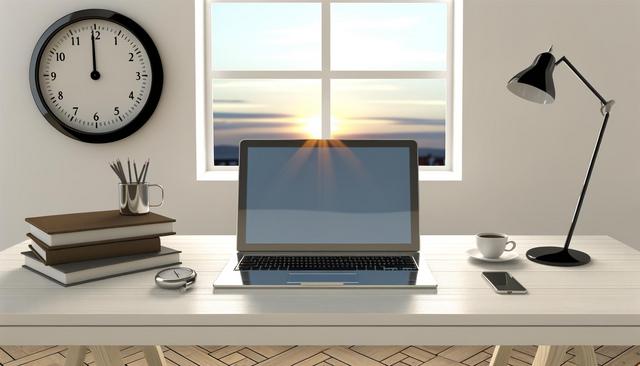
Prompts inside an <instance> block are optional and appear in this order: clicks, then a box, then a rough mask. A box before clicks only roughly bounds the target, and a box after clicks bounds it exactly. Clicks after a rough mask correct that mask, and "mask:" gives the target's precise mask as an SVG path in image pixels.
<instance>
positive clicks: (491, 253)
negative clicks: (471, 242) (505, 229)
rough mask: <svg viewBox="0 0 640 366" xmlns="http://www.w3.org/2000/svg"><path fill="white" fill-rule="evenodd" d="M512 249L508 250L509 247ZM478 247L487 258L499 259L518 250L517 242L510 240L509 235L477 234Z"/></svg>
mask: <svg viewBox="0 0 640 366" xmlns="http://www.w3.org/2000/svg"><path fill="white" fill-rule="evenodd" d="M509 244H511V247H510V248H508V249H507V246H509ZM476 246H477V247H478V250H479V251H480V253H482V255H483V256H484V257H485V258H491V259H495V258H499V257H500V256H501V255H502V253H504V252H510V251H512V250H514V249H516V242H515V241H513V240H509V236H508V235H507V234H502V233H479V234H476Z"/></svg>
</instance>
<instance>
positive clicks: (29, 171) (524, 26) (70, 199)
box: [0, 0, 640, 248]
mask: <svg viewBox="0 0 640 366" xmlns="http://www.w3.org/2000/svg"><path fill="white" fill-rule="evenodd" d="M0 6H1V8H0V9H1V11H0V44H1V45H3V47H4V51H3V55H2V57H0V75H2V78H1V79H0V162H1V165H0V166H1V167H2V170H1V173H0V248H4V247H7V246H9V245H11V244H13V243H15V242H17V241H18V240H21V239H22V238H23V236H24V233H25V231H26V225H25V224H24V222H23V219H24V217H26V216H32V215H42V214H50V213H57V212H67V211H78V210H98V209H108V208H114V207H115V205H116V194H115V193H116V187H115V185H116V179H115V177H114V176H113V173H112V172H111V171H110V170H109V168H108V167H107V161H109V160H111V159H113V158H115V157H121V158H126V157H127V156H131V157H137V158H138V159H140V160H142V159H143V158H146V157H150V158H151V159H152V162H153V164H152V169H151V173H150V178H151V180H152V181H154V182H157V183H160V184H163V185H164V186H165V188H166V191H167V204H166V206H165V207H163V208H162V209H161V210H160V212H161V213H165V214H168V215H171V216H174V217H176V218H177V220H178V224H177V226H176V227H177V230H178V232H179V233H182V234H187V233H194V234H204V233H233V232H234V231H235V214H236V210H235V206H236V199H237V193H236V188H237V185H236V184H235V183H227V182H225V183H222V182H221V183H218V182H197V181H196V180H195V175H196V174H195V142H194V141H195V123H194V118H195V112H194V103H195V94H194V76H193V75H194V44H193V43H194V42H193V28H194V26H193V25H194V19H193V10H194V9H193V4H192V2H191V1H188V0H136V1H130V0H64V1H63V0H50V1H41V0H2V2H1V3H0ZM89 7H105V8H110V9H113V10H116V11H120V12H122V13H124V14H126V15H128V16H130V17H131V18H133V19H135V20H136V21H138V22H139V23H140V24H141V25H142V26H143V27H144V28H145V29H146V30H147V31H148V32H149V34H150V35H151V36H152V37H153V38H154V40H155V42H156V44H157V46H158V49H159V51H160V54H161V56H162V59H163V64H164V68H165V85H164V92H163V95H162V100H161V102H160V105H159V107H158V109H157V110H156V112H155V114H154V116H153V117H152V119H151V120H150V121H149V122H148V123H147V124H146V125H145V127H143V128H142V129H141V130H140V131H139V132H137V133H136V134H134V135H132V136H131V137H129V138H127V139H125V140H123V141H119V142H115V143H111V144H107V145H88V144H84V143H80V142H76V141H74V140H71V139H69V138H67V137H65V136H63V135H61V134H60V133H58V132H56V131H55V130H54V129H53V128H52V127H50V126H49V125H48V123H47V122H45V120H44V119H43V118H42V117H41V116H40V115H39V113H38V111H37V109H36V107H35V104H34V103H33V100H32V97H31V93H30V91H29V85H28V64H29V58H30V56H31V52H32V50H33V45H34V44H35V42H36V40H37V39H38V37H39V35H40V34H41V32H42V31H43V30H44V29H45V28H46V27H47V26H48V25H49V24H51V23H52V22H53V21H54V20H56V19H57V18H59V17H60V16H62V15H64V14H65V13H67V12H71V11H74V10H78V9H81V8H89ZM33 9H38V11H32V10H33ZM464 19H465V24H464V28H465V35H464V55H465V60H464V77H465V78H464V122H463V123H464V151H463V153H464V155H463V180H462V182H425V183H421V191H420V193H421V199H420V206H421V230H422V232H423V233H473V232H477V231H484V230H497V231H505V232H510V233H520V234H534V233H545V234H564V233H565V231H566V229H567V227H568V225H569V221H570V218H571V214H572V212H573V208H574V205H575V201H576V199H577V196H578V193H579V188H580V185H581V181H582V179H583V176H584V171H585V169H586V165H587V163H588V159H589V156H590V153H591V148H592V145H593V143H594V141H595V138H596V135H597V132H598V128H599V126H600V122H601V120H600V116H599V113H598V104H597V101H596V100H595V99H594V98H593V97H592V96H591V95H590V94H589V93H588V91H587V90H586V89H584V88H583V87H582V85H580V84H579V82H578V81H577V80H576V79H575V78H574V77H573V76H572V75H571V74H570V73H569V72H568V70H567V69H566V68H565V67H564V66H561V67H560V68H559V69H558V70H557V72H556V88H557V102H556V104H553V105H550V106H540V105H535V104H531V103H526V102H524V101H521V100H519V99H517V98H516V97H514V96H512V95H510V94H508V92H507V91H506V89H505V87H504V85H505V82H506V81H507V80H508V79H509V78H510V77H511V76H512V75H513V74H514V73H515V72H517V71H519V70H520V69H521V68H523V67H524V66H526V65H528V64H529V63H530V62H531V60H532V58H533V57H534V56H535V54H536V53H537V52H539V51H542V50H544V49H546V48H548V46H549V45H550V44H554V45H555V48H554V49H555V50H556V52H557V54H559V55H560V54H566V55H567V56H568V57H570V58H571V59H572V60H573V61H574V63H575V64H576V65H577V66H578V67H579V68H580V69H581V70H582V71H584V73H585V74H586V75H587V77H588V78H589V79H591V80H592V81H593V83H594V85H595V86H596V87H597V88H598V89H599V90H601V92H602V93H603V94H604V96H605V97H607V98H614V99H616V101H617V104H616V107H615V109H614V110H613V113H612V116H611V121H610V127H609V129H608V131H607V135H606V138H605V141H604V143H603V146H602V150H601V155H600V159H599V161H598V166H597V169H596V171H595V174H594V176H593V179H592V185H591V188H590V190H589V195H588V198H587V201H586V202H585V205H584V207H583V215H582V217H581V221H580V225H579V226H578V229H577V233H579V234H608V235H612V236H614V237H616V238H618V239H620V240H623V241H625V242H627V243H629V244H632V245H634V246H635V247H637V248H640V240H639V239H637V238H636V235H635V231H634V229H635V227H636V226H637V225H638V223H639V222H640V220H639V219H640V214H639V213H638V212H639V210H640V162H639V161H640V160H638V152H639V149H638V143H637V141H638V140H639V139H640V126H639V124H638V116H639V115H640V103H638V101H637V92H636V90H638V87H639V86H640V65H639V64H638V61H637V60H638V58H639V56H640V46H639V45H638V42H637V41H636V38H637V35H638V34H640V2H637V1H635V0H615V1H612V0H599V1H596V0H565V1H562V2H560V1H557V0H535V1H533V0H530V1H525V0H520V1H514V0H482V1H479V0H467V1H466V3H465V16H464Z"/></svg>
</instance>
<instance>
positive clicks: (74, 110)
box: [73, 107, 78, 116]
mask: <svg viewBox="0 0 640 366" xmlns="http://www.w3.org/2000/svg"><path fill="white" fill-rule="evenodd" d="M73 115H74V116H77V115H78V107H73Z"/></svg>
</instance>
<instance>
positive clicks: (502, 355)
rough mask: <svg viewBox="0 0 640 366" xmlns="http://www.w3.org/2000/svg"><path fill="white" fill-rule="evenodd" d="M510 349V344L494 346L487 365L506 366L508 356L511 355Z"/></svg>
mask: <svg viewBox="0 0 640 366" xmlns="http://www.w3.org/2000/svg"><path fill="white" fill-rule="evenodd" d="M511 349H513V347H511V346H495V348H494V349H493V356H491V363H490V364H489V366H507V363H508V362H509V357H511Z"/></svg>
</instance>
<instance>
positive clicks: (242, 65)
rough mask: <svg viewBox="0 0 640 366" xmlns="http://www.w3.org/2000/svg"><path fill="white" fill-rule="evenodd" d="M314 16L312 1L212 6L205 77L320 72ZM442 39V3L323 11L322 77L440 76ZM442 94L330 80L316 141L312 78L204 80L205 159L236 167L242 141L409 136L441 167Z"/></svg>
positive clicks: (317, 108) (315, 82) (410, 85)
mask: <svg viewBox="0 0 640 366" xmlns="http://www.w3.org/2000/svg"><path fill="white" fill-rule="evenodd" d="M321 13H322V12H321V6H320V4H319V3H214V4H213V5H212V20H213V21H212V40H213V41H212V45H213V47H212V64H213V70H214V71H236V72H243V71H261V72H268V71H302V72H306V71H310V72H313V71H320V70H321V69H322V65H321V60H322V51H321V49H322V45H321V43H322V42H321V39H322V34H321V33H322V26H321V23H322V22H321ZM447 39H448V38H447V6H446V4H444V3H371V4H355V3H334V4H331V44H330V45H331V60H330V64H331V65H330V66H331V68H332V70H354V71H366V70H374V71H425V70H426V71H444V70H446V66H447V62H446V61H447V57H446V50H447ZM310 75H313V74H310ZM316 75H317V74H316ZM314 77H317V76H314ZM446 89H447V88H446V80H445V79H444V78H441V79H332V80H331V90H330V93H331V95H330V100H331V105H330V110H331V116H332V117H331V118H330V119H329V120H330V121H327V122H329V124H330V125H329V126H327V128H326V130H327V131H330V135H329V136H323V118H322V115H321V99H322V82H321V80H320V79H313V77H310V78H309V79H300V78H298V77H296V78H295V79H277V78H263V79H214V80H213V84H212V92H213V121H214V122H213V124H214V143H215V149H216V150H215V151H214V160H215V161H216V164H218V163H219V164H221V165H225V164H236V163H237V146H238V143H239V142H240V141H241V140H243V139H320V138H323V137H328V138H335V139H412V140H416V141H417V142H418V146H419V148H420V149H421V150H420V154H429V156H439V157H438V159H439V160H430V161H431V162H427V163H426V164H434V165H438V164H443V161H444V160H443V159H444V149H445V141H446V139H445V121H446V118H447V116H446V110H447V105H446V100H447V90H446ZM324 120H325V121H326V120H327V119H326V118H324ZM325 123H326V122H325ZM221 156H223V157H222V158H221ZM421 156H422V155H421ZM234 159H235V160H234ZM421 164H422V162H421Z"/></svg>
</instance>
